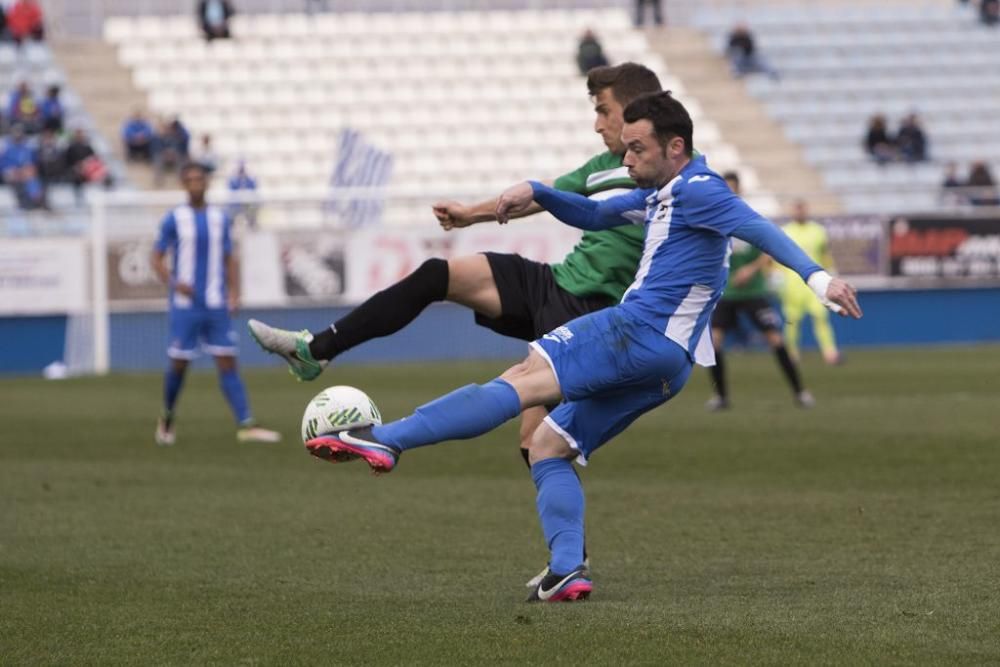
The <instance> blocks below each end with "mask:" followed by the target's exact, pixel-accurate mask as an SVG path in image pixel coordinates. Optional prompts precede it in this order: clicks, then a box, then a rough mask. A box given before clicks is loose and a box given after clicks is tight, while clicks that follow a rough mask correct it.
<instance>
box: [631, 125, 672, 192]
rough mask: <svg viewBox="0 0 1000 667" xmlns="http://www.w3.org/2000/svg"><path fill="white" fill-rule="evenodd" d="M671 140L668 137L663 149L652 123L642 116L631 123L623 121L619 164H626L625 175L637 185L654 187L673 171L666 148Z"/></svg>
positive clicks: (665, 179) (662, 183)
mask: <svg viewBox="0 0 1000 667" xmlns="http://www.w3.org/2000/svg"><path fill="white" fill-rule="evenodd" d="M675 141H680V142H681V150H683V144H684V141H683V140H682V139H678V138H674V139H671V141H670V144H668V148H667V149H664V148H663V146H661V145H660V142H659V141H657V139H656V134H655V132H654V131H653V123H652V122H650V121H649V120H647V119H645V118H643V119H641V120H638V121H636V122H635V123H625V124H624V126H623V128H622V143H623V144H625V159H624V160H623V162H622V164H624V165H625V166H626V167H628V175H629V176H630V177H631V178H632V180H633V181H635V182H636V184H637V185H638V186H639V187H640V188H657V187H660V186H662V185H666V183H667V182H668V181H669V180H670V179H672V178H673V177H674V176H676V175H677V170H676V169H674V167H673V165H672V163H671V161H670V159H669V158H668V157H667V153H668V150H670V148H671V145H672V144H673V143H674V142H675Z"/></svg>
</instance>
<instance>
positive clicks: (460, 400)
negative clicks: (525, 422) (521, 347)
mask: <svg viewBox="0 0 1000 667" xmlns="http://www.w3.org/2000/svg"><path fill="white" fill-rule="evenodd" d="M520 413H521V399H520V398H518V396H517V392H516V391H514V387H512V386H510V383H508V382H507V381H506V380H501V379H499V378H497V379H496V380H493V381H491V382H487V383H486V384H469V385H466V386H464V387H461V388H460V389H456V390H455V391H453V392H451V393H450V394H447V395H445V396H442V397H441V398H439V399H437V400H435V401H431V402H430V403H427V404H426V405H422V406H420V407H419V408H417V409H416V410H415V411H414V413H413V414H412V415H410V416H409V417H405V418H403V419H400V420H398V421H394V422H391V423H389V424H383V425H381V426H376V427H375V428H374V429H373V431H372V433H373V435H374V436H375V437H376V438H377V439H378V441H379V442H383V443H385V444H387V445H390V446H392V447H395V448H397V449H399V450H400V451H402V450H406V449H412V448H414V447H423V446H424V445H433V444H434V443H437V442H442V441H444V440H464V439H466V438H474V437H476V436H477V435H482V434H483V433H486V432H488V431H492V430H493V429H495V428H496V427H497V426H500V424H503V423H504V422H505V421H507V420H509V419H513V418H514V417H516V416H517V415H519V414H520Z"/></svg>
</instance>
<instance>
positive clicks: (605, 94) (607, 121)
mask: <svg viewBox="0 0 1000 667" xmlns="http://www.w3.org/2000/svg"><path fill="white" fill-rule="evenodd" d="M594 113H595V117H594V132H597V133H598V134H599V135H601V139H604V145H605V146H607V147H608V150H609V151H611V152H612V153H614V154H615V155H621V154H623V153H624V152H625V145H624V144H623V143H622V124H624V122H625V121H624V119H623V116H624V113H625V110H624V109H623V108H622V105H621V104H619V103H618V100H616V99H615V96H614V95H613V94H612V92H611V89H610V88H605V89H604V90H602V91H600V92H599V93H597V95H595V96H594Z"/></svg>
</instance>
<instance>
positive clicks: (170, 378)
mask: <svg viewBox="0 0 1000 667" xmlns="http://www.w3.org/2000/svg"><path fill="white" fill-rule="evenodd" d="M183 384H184V373H178V372H177V371H175V370H174V367H173V364H171V365H170V366H168V367H167V372H166V374H165V375H164V376H163V405H164V407H166V409H167V412H173V411H174V406H175V405H177V397H178V396H180V393H181V386H182V385H183Z"/></svg>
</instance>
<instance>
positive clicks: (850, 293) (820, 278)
mask: <svg viewBox="0 0 1000 667" xmlns="http://www.w3.org/2000/svg"><path fill="white" fill-rule="evenodd" d="M732 235H733V236H735V237H736V238H738V239H742V240H744V241H746V242H747V243H750V244H751V245H754V246H756V247H758V248H760V249H761V250H762V251H764V252H765V253H767V254H768V255H770V256H771V257H772V258H774V260H775V261H777V262H778V263H780V264H783V265H785V266H787V267H788V268H790V269H792V270H793V271H795V272H796V273H798V274H799V275H800V276H801V277H802V280H804V281H805V282H806V284H808V285H809V287H810V288H812V290H813V292H815V293H816V296H818V297H819V299H820V301H822V302H823V305H825V306H826V307H827V308H829V309H830V310H832V311H834V312H836V313H840V314H841V315H846V316H850V317H853V318H855V319H860V318H861V315H862V312H861V306H860V305H858V292H857V290H856V289H854V287H853V286H852V285H850V284H848V283H847V282H845V281H843V280H841V279H840V278H834V277H833V276H831V275H830V274H829V273H827V272H826V271H824V270H823V267H821V266H820V265H819V264H817V263H816V262H814V261H812V260H811V259H810V258H809V256H808V255H807V254H806V253H805V251H803V250H802V248H800V247H799V246H798V245H797V244H796V243H795V242H794V241H792V239H790V238H789V237H788V235H787V234H785V233H784V232H783V231H781V228H779V227H778V226H777V225H775V224H774V223H772V222H770V221H768V220H765V219H764V218H762V217H759V216H757V217H753V218H751V219H749V220H746V221H745V222H743V223H742V224H740V225H738V226H737V227H736V228H735V229H733V231H732Z"/></svg>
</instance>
